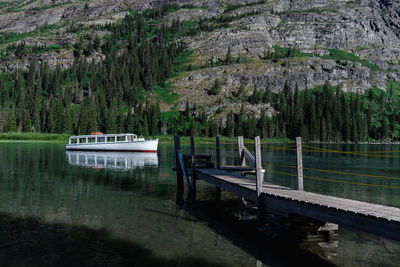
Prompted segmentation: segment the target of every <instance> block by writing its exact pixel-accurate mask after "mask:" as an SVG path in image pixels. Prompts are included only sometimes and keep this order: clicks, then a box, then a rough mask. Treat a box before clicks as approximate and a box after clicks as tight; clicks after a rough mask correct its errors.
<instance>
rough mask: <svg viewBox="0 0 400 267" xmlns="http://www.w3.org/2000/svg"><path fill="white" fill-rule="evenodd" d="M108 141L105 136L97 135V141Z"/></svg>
mask: <svg viewBox="0 0 400 267" xmlns="http://www.w3.org/2000/svg"><path fill="white" fill-rule="evenodd" d="M105 141H106V138H105V137H97V143H104V142H105Z"/></svg>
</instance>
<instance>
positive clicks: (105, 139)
mask: <svg viewBox="0 0 400 267" xmlns="http://www.w3.org/2000/svg"><path fill="white" fill-rule="evenodd" d="M157 146H158V139H156V140H145V139H144V138H142V137H140V138H138V137H137V135H136V134H103V133H92V134H91V135H79V136H71V137H70V138H69V143H68V144H67V145H66V149H67V150H83V151H121V152H157Z"/></svg>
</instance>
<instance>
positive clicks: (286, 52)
mask: <svg viewBox="0 0 400 267" xmlns="http://www.w3.org/2000/svg"><path fill="white" fill-rule="evenodd" d="M273 49H274V51H265V52H264V57H263V59H265V60H272V62H275V63H276V62H278V61H279V59H282V58H293V57H313V56H314V54H313V53H303V52H301V51H300V50H298V49H296V48H291V47H280V46H279V45H274V46H273Z"/></svg>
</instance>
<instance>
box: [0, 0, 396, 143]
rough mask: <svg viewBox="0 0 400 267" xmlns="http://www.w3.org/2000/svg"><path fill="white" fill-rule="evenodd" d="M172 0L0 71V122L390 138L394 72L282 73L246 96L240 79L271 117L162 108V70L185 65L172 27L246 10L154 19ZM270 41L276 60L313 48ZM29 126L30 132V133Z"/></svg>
mask: <svg viewBox="0 0 400 267" xmlns="http://www.w3.org/2000/svg"><path fill="white" fill-rule="evenodd" d="M178 8H179V7H177V6H176V5H174V4H169V5H166V6H162V7H159V8H157V9H152V10H148V11H143V12H132V14H131V15H128V16H126V17H125V18H124V19H122V20H121V22H120V23H117V24H114V25H111V24H109V25H105V26H96V27H98V28H97V29H102V30H107V31H108V32H109V34H108V35H106V36H104V38H103V40H100V38H99V37H98V36H93V35H91V34H87V33H85V34H82V35H81V39H80V40H79V41H78V42H77V43H75V44H74V45H73V50H74V52H73V53H74V57H75V61H74V64H73V65H72V66H71V67H70V68H69V69H62V68H61V67H59V66H58V67H56V68H55V69H50V67H49V66H48V65H47V64H45V63H43V64H38V63H37V62H32V65H31V67H30V69H29V70H27V71H22V70H20V71H16V72H15V73H8V74H0V75H1V77H0V118H1V119H2V120H0V130H1V131H3V132H28V133H27V135H26V136H28V137H29V136H30V134H29V132H35V133H38V132H43V133H57V134H86V133H90V132H93V131H102V132H105V133H115V132H134V133H137V134H141V135H144V136H159V135H169V136H171V135H175V134H179V135H183V136H185V135H193V136H203V137H215V136H218V135H224V136H228V137H232V136H239V135H243V136H245V137H247V138H252V137H254V136H256V135H260V136H262V137H263V138H278V140H286V139H287V138H289V139H292V138H293V137H295V136H299V135H301V136H302V137H303V138H304V139H306V140H312V141H337V142H338V141H354V142H358V141H366V140H369V139H375V140H384V139H392V140H399V139H400V124H399V123H397V122H398V121H400V100H399V97H398V95H399V90H400V84H399V82H394V81H388V90H387V92H385V91H382V90H379V89H377V88H372V89H370V90H369V91H367V92H366V93H365V94H362V95H361V94H356V93H345V92H343V91H342V90H341V89H340V88H339V87H333V86H331V85H329V84H328V83H326V84H325V85H324V86H320V87H318V88H314V89H306V90H304V91H301V92H300V91H299V90H298V89H297V86H296V88H294V89H293V88H291V87H290V86H289V84H288V83H287V82H286V83H285V86H284V89H283V91H282V92H281V93H273V92H271V91H270V90H269V88H254V90H253V94H252V95H251V96H249V97H247V96H246V93H245V85H244V84H243V85H241V86H240V88H239V90H238V92H237V94H236V96H237V97H238V99H239V100H241V101H248V102H249V103H250V104H254V105H255V104H259V103H269V104H270V105H272V107H273V108H274V110H275V111H276V113H275V114H274V115H273V116H272V117H270V116H269V115H268V114H266V110H263V111H262V113H261V115H260V116H258V117H257V118H256V117H252V116H249V115H248V114H247V113H246V111H245V107H244V105H242V107H241V109H240V111H239V112H237V113H234V112H233V111H231V112H229V113H228V114H227V117H226V120H225V118H220V116H219V115H218V116H211V115H210V114H206V113H205V112H204V110H202V109H198V108H197V107H196V105H191V104H190V103H187V104H186V108H185V109H184V110H182V111H180V110H177V109H172V110H171V111H169V112H164V113H162V112H161V111H160V106H159V104H160V102H166V103H168V104H172V103H173V102H174V101H175V99H176V97H177V96H176V95H175V94H174V93H173V92H172V90H171V88H170V85H169V84H168V79H169V78H171V77H174V76H176V75H179V74H180V73H181V72H184V71H188V70H192V66H191V65H190V57H191V53H192V52H191V51H189V50H187V48H186V46H185V45H184V43H183V42H182V41H181V37H183V36H188V35H195V34H198V33H199V32H201V31H212V30H215V29H217V28H220V27H228V26H229V23H230V22H231V21H234V20H236V19H240V18H242V17H244V16H249V15H252V14H255V13H252V12H250V13H243V14H241V15H237V16H231V17H230V16H226V15H221V16H218V17H216V18H211V19H204V20H201V21H197V22H195V21H189V22H183V23H182V22H180V21H173V22H172V24H170V25H162V24H155V23H154V22H155V21H160V20H161V18H162V16H164V15H165V14H168V13H169V12H173V11H175V10H177V9H178ZM1 36H2V37H4V34H3V35H1ZM20 37H21V36H14V37H13V36H9V37H7V38H3V39H0V40H3V41H4V42H6V41H9V40H11V39H13V38H17V39H18V38H20ZM10 49H15V52H14V53H15V54H16V55H17V56H18V55H21V56H23V55H24V51H25V50H26V49H31V50H32V51H33V50H34V51H36V52H35V53H40V52H42V51H57V50H58V49H61V47H58V46H51V47H46V48H32V47H28V48H27V47H25V46H24V45H23V44H20V45H19V46H15V47H12V46H10ZM35 49H36V50H35ZM273 49H274V50H273V51H268V52H266V54H265V59H266V60H271V61H272V62H278V61H279V60H280V59H284V58H294V57H312V56H315V55H313V54H312V53H303V52H301V51H299V50H297V49H295V48H284V47H280V46H274V47H273ZM328 50H329V52H330V54H329V55H327V56H323V57H322V58H327V59H332V60H344V61H350V62H359V63H361V64H363V65H364V66H367V67H369V68H372V69H378V67H377V66H375V65H373V64H371V63H369V62H368V61H366V60H363V59H360V58H359V57H358V56H356V55H354V54H352V53H349V52H345V51H342V50H338V49H328ZM94 53H98V54H103V55H105V59H104V60H103V61H100V62H90V63H89V62H88V61H87V60H86V58H87V57H89V56H91V55H92V54H94ZM210 61H211V62H210V64H209V65H208V66H215V65H218V64H223V65H224V64H233V63H238V62H242V58H241V57H240V56H238V57H237V58H235V57H233V56H232V53H231V49H230V48H229V47H228V48H227V53H226V56H225V58H224V59H220V62H214V60H213V59H211V60H210ZM220 90H221V84H220V81H219V80H218V79H215V80H214V84H213V86H212V88H210V91H209V93H210V94H212V95H219V94H220ZM223 112H224V110H223V108H222V107H220V108H219V109H217V113H218V114H222V113H223ZM223 121H224V122H223ZM10 135H11V136H12V135H14V136H15V135H16V134H15V133H12V134H10ZM17 136H18V135H17ZM32 136H33V137H31V138H33V139H34V138H39V137H40V135H39V136H35V135H32ZM28 137H26V138H28ZM15 138H17V137H12V138H10V139H15ZM43 138H44V139H45V137H43ZM49 138H50V137H49ZM60 138H61V137H60Z"/></svg>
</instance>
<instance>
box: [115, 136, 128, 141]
mask: <svg viewBox="0 0 400 267" xmlns="http://www.w3.org/2000/svg"><path fill="white" fill-rule="evenodd" d="M125 138H126V136H125V135H124V136H117V141H118V142H125V140H126V139H125Z"/></svg>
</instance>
